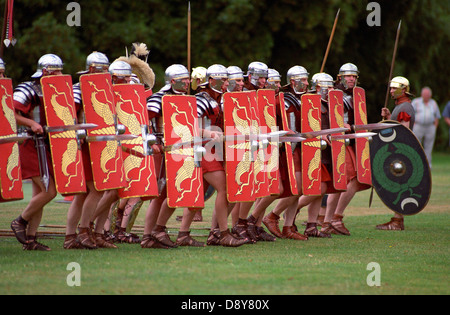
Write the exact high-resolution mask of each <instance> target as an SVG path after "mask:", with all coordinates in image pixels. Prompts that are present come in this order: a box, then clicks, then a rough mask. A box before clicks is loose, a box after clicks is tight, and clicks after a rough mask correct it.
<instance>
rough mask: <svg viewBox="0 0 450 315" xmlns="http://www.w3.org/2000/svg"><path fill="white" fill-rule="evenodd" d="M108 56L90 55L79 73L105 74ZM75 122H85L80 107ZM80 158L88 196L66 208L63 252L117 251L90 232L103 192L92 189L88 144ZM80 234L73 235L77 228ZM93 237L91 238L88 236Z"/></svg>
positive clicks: (75, 87) (78, 96) (79, 99)
mask: <svg viewBox="0 0 450 315" xmlns="http://www.w3.org/2000/svg"><path fill="white" fill-rule="evenodd" d="M108 67H109V60H108V57H107V56H106V55H105V54H103V53H101V52H97V51H95V52H92V53H91V54H89V55H88V56H87V58H86V69H85V70H84V71H79V72H78V74H88V73H103V72H108ZM73 90H74V97H75V102H76V103H80V104H82V96H81V93H82V92H81V88H80V83H76V84H74V85H73ZM78 121H84V111H83V110H82V107H81V106H80V109H79V113H78ZM81 150H82V155H83V166H84V171H85V178H86V186H87V193H82V194H77V195H75V196H74V199H73V201H72V203H71V205H70V207H69V211H68V213H67V225H66V237H65V240H64V245H63V247H64V249H80V248H87V249H96V248H116V246H115V245H114V244H112V243H110V242H108V241H107V240H106V238H105V235H104V234H103V233H92V232H91V231H90V229H91V226H90V223H91V218H92V216H93V215H94V211H95V209H96V207H97V203H98V202H99V201H100V199H101V198H102V195H103V193H102V192H99V191H97V190H96V189H95V185H94V182H93V180H94V178H93V175H92V168H91V158H90V155H89V145H88V143H87V142H83V143H82V145H81ZM77 227H78V229H79V234H78V235H77V234H76V229H77ZM91 235H93V237H91Z"/></svg>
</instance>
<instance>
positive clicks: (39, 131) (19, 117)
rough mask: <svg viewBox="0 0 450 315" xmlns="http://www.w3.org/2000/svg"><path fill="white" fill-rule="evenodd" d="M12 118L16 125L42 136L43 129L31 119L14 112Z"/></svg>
mask: <svg viewBox="0 0 450 315" xmlns="http://www.w3.org/2000/svg"><path fill="white" fill-rule="evenodd" d="M14 116H15V118H16V122H17V124H18V125H22V126H26V127H30V128H31V130H32V131H33V132H34V133H37V134H42V133H44V128H42V126H41V125H40V124H38V123H37V122H35V121H34V120H33V119H29V118H26V117H24V116H22V115H21V114H20V112H17V111H14Z"/></svg>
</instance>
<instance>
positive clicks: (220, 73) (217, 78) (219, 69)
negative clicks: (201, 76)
mask: <svg viewBox="0 0 450 315" xmlns="http://www.w3.org/2000/svg"><path fill="white" fill-rule="evenodd" d="M210 79H212V80H213V82H212V83H210V85H209V86H210V88H211V89H212V90H213V91H214V92H217V93H223V91H222V87H223V85H224V82H225V81H226V80H227V79H228V72H227V68H225V67H224V66H222V65H219V64H215V65H212V66H210V67H209V68H208V70H206V81H207V82H208V83H209V80H210Z"/></svg>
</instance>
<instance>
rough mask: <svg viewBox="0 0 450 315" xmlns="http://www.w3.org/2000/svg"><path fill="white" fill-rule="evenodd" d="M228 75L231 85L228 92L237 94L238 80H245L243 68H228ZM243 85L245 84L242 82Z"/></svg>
mask: <svg viewBox="0 0 450 315" xmlns="http://www.w3.org/2000/svg"><path fill="white" fill-rule="evenodd" d="M227 73H228V82H229V85H228V87H227V91H228V92H235V91H238V89H237V87H238V85H237V83H236V80H239V79H241V80H244V72H243V71H242V70H241V68H239V67H237V66H229V67H228V68H227ZM242 83H243V82H242Z"/></svg>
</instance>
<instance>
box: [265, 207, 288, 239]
mask: <svg viewBox="0 0 450 315" xmlns="http://www.w3.org/2000/svg"><path fill="white" fill-rule="evenodd" d="M262 222H263V223H264V225H265V226H266V227H267V229H268V230H269V232H270V233H272V234H273V235H275V236H276V237H279V238H283V234H282V233H281V231H280V216H279V215H276V214H275V213H273V212H270V213H269V214H268V215H266V216H265V217H264V218H263V220H262Z"/></svg>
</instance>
